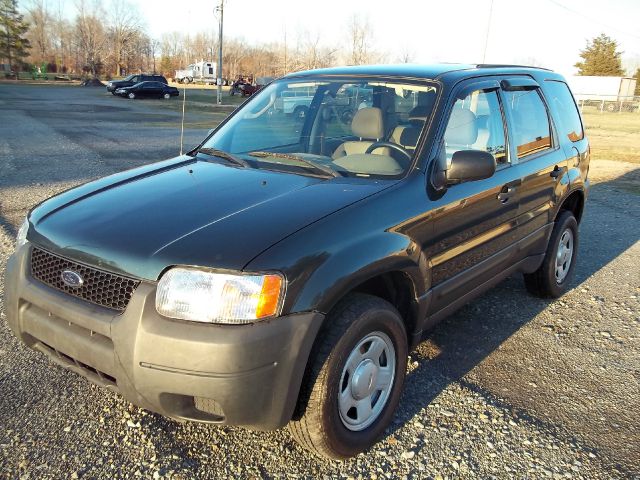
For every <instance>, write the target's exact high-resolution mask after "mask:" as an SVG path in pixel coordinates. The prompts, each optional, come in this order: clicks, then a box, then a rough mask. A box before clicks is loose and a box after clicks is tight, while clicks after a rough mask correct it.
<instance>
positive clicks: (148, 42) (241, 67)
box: [0, 0, 640, 89]
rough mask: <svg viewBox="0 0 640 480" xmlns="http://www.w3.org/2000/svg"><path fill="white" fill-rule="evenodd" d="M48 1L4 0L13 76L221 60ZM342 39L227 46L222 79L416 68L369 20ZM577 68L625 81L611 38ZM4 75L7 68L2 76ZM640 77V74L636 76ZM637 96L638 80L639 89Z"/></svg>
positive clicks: (297, 38) (90, 10) (133, 17)
mask: <svg viewBox="0 0 640 480" xmlns="http://www.w3.org/2000/svg"><path fill="white" fill-rule="evenodd" d="M50 5H51V3H50V2H49V3H48V2H47V1H46V0H25V3H24V5H23V6H24V14H22V13H20V11H19V9H18V2H17V0H0V60H1V61H4V62H6V63H8V64H9V65H10V69H13V70H25V69H28V64H31V65H37V66H39V67H40V68H42V66H44V69H45V70H46V71H47V72H52V73H59V74H73V75H78V76H100V77H106V78H111V77H118V76H122V75H125V74H129V73H140V72H158V73H162V74H164V75H165V76H167V77H172V76H173V74H174V71H175V70H177V69H179V68H183V67H185V66H187V65H188V64H190V63H193V62H195V61H198V60H214V61H215V60H217V51H218V43H217V35H216V34H215V33H214V32H213V31H212V32H197V33H194V34H190V33H183V32H169V33H164V34H162V36H161V37H160V38H152V37H151V36H150V35H148V34H147V33H146V31H145V28H144V19H143V17H142V16H141V14H140V12H139V11H138V9H137V8H136V7H135V5H133V4H132V3H130V2H129V1H128V0H108V1H100V0H76V2H75V4H74V7H75V8H74V11H73V12H72V15H71V18H69V17H68V13H69V12H67V11H64V10H63V8H62V2H61V1H59V2H58V3H57V8H55V7H50ZM344 30H345V34H344V38H341V39H334V40H333V41H334V44H333V45H332V44H330V43H328V42H327V41H326V39H325V38H323V37H322V34H321V33H320V32H317V31H316V32H311V31H309V30H304V29H301V30H298V31H297V32H295V34H293V35H291V34H289V35H287V32H286V31H283V36H282V40H281V41H279V42H272V43H269V44H260V45H250V44H247V42H245V41H243V40H242V39H239V38H230V37H227V38H225V39H224V49H223V67H224V71H223V77H225V78H236V77H237V76H239V75H243V76H244V75H247V76H253V77H259V76H275V77H277V76H281V75H284V74H286V73H288V72H292V71H298V70H307V69H314V68H323V67H329V66H334V65H338V64H347V65H360V64H366V63H374V62H375V63H385V62H389V61H391V62H400V63H407V62H410V61H412V59H413V53H412V52H411V51H409V50H407V49H405V50H404V51H402V52H400V53H399V54H396V55H395V56H393V55H390V54H388V53H385V52H380V51H377V50H375V48H374V47H373V29H372V27H371V25H370V23H369V21H368V19H367V17H366V16H361V15H357V14H354V15H352V16H350V17H349V18H348V20H347V22H346V23H345V29H344ZM579 56H580V61H578V62H577V63H576V64H575V67H576V68H578V74H579V75H605V76H623V75H625V72H624V69H623V68H622V61H621V56H622V52H620V51H619V50H618V43H617V42H616V41H615V40H614V39H612V38H611V37H609V36H607V35H605V34H601V35H599V36H598V37H596V38H594V39H592V40H590V41H587V45H586V47H585V48H584V49H583V50H581V51H580V53H579ZM5 70H6V69H5ZM635 76H636V78H640V69H639V70H638V71H637V72H635ZM638 83H639V85H638V89H640V81H639V82H638Z"/></svg>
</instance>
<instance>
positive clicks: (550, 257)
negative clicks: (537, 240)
mask: <svg viewBox="0 0 640 480" xmlns="http://www.w3.org/2000/svg"><path fill="white" fill-rule="evenodd" d="M567 228H570V229H571V230H572V233H573V255H572V257H571V265H570V266H569V272H568V273H567V276H566V277H564V280H563V281H562V282H561V283H558V282H557V281H556V273H555V266H556V263H555V262H556V254H557V252H558V247H559V245H560V238H561V237H562V233H563V232H564V231H565V230H566V229H567ZM579 242H580V240H579V235H578V222H577V221H576V218H575V217H574V216H573V213H571V212H569V211H564V212H562V213H561V214H560V215H559V216H558V218H557V219H556V225H555V227H554V229H553V232H552V233H551V238H550V239H549V247H548V250H547V255H546V258H545V266H544V267H545V269H544V275H545V281H546V282H547V284H548V286H549V290H550V291H551V293H552V294H553V296H555V297H559V296H561V295H562V294H563V293H565V292H566V291H567V290H568V286H569V284H570V283H571V281H572V280H573V274H574V270H575V266H576V258H577V253H578V245H579Z"/></svg>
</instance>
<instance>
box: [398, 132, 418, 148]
mask: <svg viewBox="0 0 640 480" xmlns="http://www.w3.org/2000/svg"><path fill="white" fill-rule="evenodd" d="M419 136H420V129H419V128H416V127H406V128H405V129H404V130H402V133H401V134H400V145H402V146H403V147H410V148H413V147H415V146H416V145H417V144H418V137H419Z"/></svg>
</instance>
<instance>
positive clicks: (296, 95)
mask: <svg viewBox="0 0 640 480" xmlns="http://www.w3.org/2000/svg"><path fill="white" fill-rule="evenodd" d="M436 88H437V87H436V86H435V85H434V84H429V83H427V82H426V81H425V83H422V84H417V83H407V82H401V81H399V82H394V81H380V80H368V81H365V80H362V79H344V78H341V79H334V78H331V79H324V78H323V79H319V80H317V81H315V80H314V81H309V80H308V79H300V80H287V79H282V80H279V81H277V82H274V83H272V84H270V85H269V86H267V87H265V88H264V89H263V90H261V91H259V92H258V93H257V94H256V96H255V97H254V98H252V99H251V100H250V101H249V102H248V103H247V104H246V105H245V106H244V107H243V108H242V109H241V110H240V111H238V112H237V113H236V114H235V115H234V116H233V117H232V118H230V119H229V121H228V122H227V123H226V124H225V125H223V126H222V127H221V128H220V129H219V130H218V131H216V132H215V133H214V134H213V136H212V137H211V138H209V139H208V140H207V141H206V143H205V144H204V145H203V149H217V150H219V151H224V152H227V153H229V154H231V155H234V156H235V157H238V158H242V159H244V160H247V161H249V162H250V163H251V164H252V166H255V167H258V168H278V169H286V168H284V167H286V166H289V167H296V168H297V169H303V170H305V171H312V172H313V173H316V174H319V173H321V172H325V174H326V173H327V172H335V174H334V175H333V176H360V177H375V178H381V177H382V178H394V177H400V176H402V175H404V173H405V172H406V171H407V169H408V168H409V166H410V165H411V163H412V160H413V155H414V152H415V150H416V145H417V143H418V139H419V137H420V135H421V132H422V130H423V127H424V126H425V123H426V122H427V120H428V118H429V116H430V115H431V112H432V110H433V107H434V104H435V100H436V94H437V90H436Z"/></svg>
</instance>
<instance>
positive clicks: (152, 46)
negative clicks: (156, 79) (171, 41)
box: [149, 38, 160, 73]
mask: <svg viewBox="0 0 640 480" xmlns="http://www.w3.org/2000/svg"><path fill="white" fill-rule="evenodd" d="M159 49H160V41H159V40H158V39H156V38H151V39H149V50H150V52H151V57H152V59H153V73H156V55H157V54H158V50H159Z"/></svg>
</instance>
